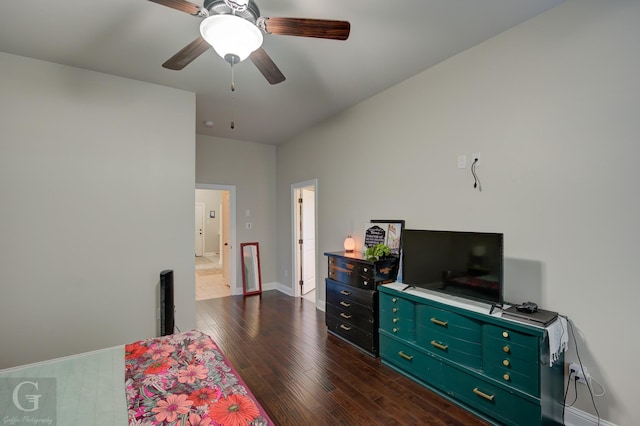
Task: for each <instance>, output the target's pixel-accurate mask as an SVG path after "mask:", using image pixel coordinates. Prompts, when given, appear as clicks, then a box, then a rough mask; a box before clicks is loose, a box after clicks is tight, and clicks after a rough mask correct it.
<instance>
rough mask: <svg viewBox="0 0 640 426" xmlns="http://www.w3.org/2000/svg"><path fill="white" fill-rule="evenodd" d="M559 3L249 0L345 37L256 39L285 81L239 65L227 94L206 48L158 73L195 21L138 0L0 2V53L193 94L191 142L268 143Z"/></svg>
mask: <svg viewBox="0 0 640 426" xmlns="http://www.w3.org/2000/svg"><path fill="white" fill-rule="evenodd" d="M562 1H563V0H390V1H382V0H342V1H340V0H322V1H320V0H257V4H258V7H259V8H260V12H261V15H262V16H267V17H269V16H272V17H296V18H317V19H337V20H346V21H349V22H350V23H351V35H350V37H349V39H348V40H347V41H335V40H324V39H314V38H302V37H290V36H280V35H268V34H267V35H265V38H264V44H263V47H264V49H265V50H266V51H267V53H268V54H269V55H270V56H271V58H272V59H273V61H274V62H275V63H276V65H277V66H278V67H279V68H280V70H281V71H282V73H283V74H284V75H285V77H286V78H287V79H286V80H285V81H284V82H283V83H280V84H277V85H270V84H269V83H268V82H267V81H266V80H265V79H264V77H263V76H262V75H261V74H260V72H259V71H258V70H257V69H256V67H255V66H254V65H253V63H251V61H248V60H247V61H244V62H242V63H240V64H238V65H236V67H235V85H236V91H235V92H231V90H230V86H231V71H230V67H229V65H228V64H227V63H226V62H224V60H222V59H221V58H220V57H218V56H217V54H216V53H215V52H214V51H213V49H210V50H209V51H207V52H205V53H204V54H203V55H201V56H200V57H199V58H197V59H196V60H195V61H193V62H192V63H191V64H190V65H188V66H187V67H186V68H184V69H183V70H182V71H171V70H167V69H164V68H162V67H161V64H162V63H163V62H164V61H166V60H167V59H169V58H170V57H171V56H172V55H173V54H175V53H176V52H177V51H178V50H180V49H181V48H182V47H184V46H185V45H187V44H188V43H190V42H191V41H193V40H194V39H195V38H197V37H198V36H199V25H200V18H196V17H193V16H190V15H188V14H186V13H183V12H180V11H178V10H175V9H171V8H169V7H166V6H161V5H158V4H156V3H152V2H150V1H146V0H58V1H46V2H45V1H42V0H40V1H38V0H21V1H8V0H6V1H0V51H2V52H7V53H12V54H16V55H21V56H27V57H31V58H36V59H42V60H46V61H50V62H56V63H60V64H66V65H71V66H75V67H80V68H85V69H89V70H94V71H100V72H104V73H108V74H113V75H117V76H122V77H127V78H131V79H136V80H142V81H147V82H151V83H157V84H161V85H164V86H170V87H175V88H179V89H184V90H188V91H191V92H195V93H196V99H197V104H196V123H194V124H195V126H196V132H197V133H201V134H207V135H211V136H219V137H224V138H231V139H239V140H247V141H253V142H261V143H269V144H277V143H279V142H282V141H285V140H287V139H289V138H291V137H292V136H294V135H295V134H297V133H299V132H300V131H302V130H304V129H306V128H308V127H309V126H312V125H314V124H316V123H319V122H321V121H323V120H325V119H326V118H328V117H330V116H332V115H335V114H337V113H338V112H340V111H342V110H344V109H346V108H348V107H350V106H352V105H354V104H357V103H359V102H361V101H363V100H365V99H367V98H368V97H370V96H372V95H375V94H376V93H379V92H381V91H383V90H385V89H387V88H389V87H391V86H393V85H395V84H397V83H399V82H401V81H403V80H405V79H407V78H408V77H411V76H413V75H416V74H418V73H420V72H421V71H423V70H425V69H427V68H429V67H431V66H433V65H435V64H437V63H439V62H441V61H443V60H445V59H447V58H449V57H451V56H453V55H455V54H457V53H459V52H461V51H463V50H466V49H468V48H470V47H472V46H474V45H476V44H478V43H480V42H482V41H484V40H486V39H488V38H490V37H492V36H494V35H496V34H498V33H500V32H502V31H504V30H506V29H508V28H510V27H512V26H514V25H517V24H519V23H521V22H523V21H525V20H527V19H529V18H531V17H533V16H535V15H537V14H539V13H541V12H543V11H545V10H547V9H549V8H551V7H553V6H555V5H557V4H559V3H561V2H562ZM193 3H196V4H198V5H202V0H195V1H193ZM0 72H1V70H0ZM0 96H1V94H0ZM207 120H211V121H213V122H214V126H213V127H212V128H207V127H205V126H204V125H203V122H204V121H207ZM232 120H233V121H234V122H235V129H233V130H232V129H231V128H230V127H231V126H230V123H231V121H232ZM149 124H150V125H153V123H149Z"/></svg>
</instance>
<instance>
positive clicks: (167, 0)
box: [149, 0, 208, 16]
mask: <svg viewBox="0 0 640 426" xmlns="http://www.w3.org/2000/svg"><path fill="white" fill-rule="evenodd" d="M149 1H150V2H153V3H157V4H161V5H163V6H167V7H170V8H172V9H176V10H179V11H181V12H186V13H188V14H190V15H194V16H206V15H208V14H205V15H203V13H204V12H203V8H202V7H200V6H198V5H197V4H193V3H191V2H189V1H187V0H149Z"/></svg>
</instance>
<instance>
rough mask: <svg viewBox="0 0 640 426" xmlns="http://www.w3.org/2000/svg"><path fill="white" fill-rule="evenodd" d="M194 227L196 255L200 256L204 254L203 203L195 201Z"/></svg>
mask: <svg viewBox="0 0 640 426" xmlns="http://www.w3.org/2000/svg"><path fill="white" fill-rule="evenodd" d="M195 219H196V222H195V223H196V227H195V237H196V246H195V251H196V257H201V256H203V255H204V204H202V203H196V217H195Z"/></svg>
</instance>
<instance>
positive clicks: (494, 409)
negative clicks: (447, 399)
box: [443, 365, 542, 426]
mask: <svg viewBox="0 0 640 426" xmlns="http://www.w3.org/2000/svg"><path fill="white" fill-rule="evenodd" d="M443 371H444V375H445V377H446V380H445V381H444V382H443V388H444V389H445V390H446V392H447V393H448V394H449V395H452V396H454V397H456V398H458V399H459V400H460V401H462V402H464V403H466V404H469V405H470V406H471V407H472V408H475V409H477V410H480V411H482V412H485V413H488V414H490V415H491V416H492V417H494V418H495V419H497V420H499V421H500V422H502V423H504V424H507V425H518V426H528V425H532V426H533V425H537V426H539V425H540V418H541V414H542V413H541V408H540V405H539V402H538V400H535V399H527V398H524V397H520V396H518V395H517V394H515V393H511V392H508V391H506V390H505V389H503V388H501V387H499V386H496V385H494V384H491V383H490V382H488V381H485V380H483V379H481V378H480V377H478V376H474V375H472V374H469V373H467V372H465V371H464V370H458V369H455V368H453V367H450V366H448V365H443Z"/></svg>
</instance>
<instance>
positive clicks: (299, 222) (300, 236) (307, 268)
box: [291, 179, 318, 304]
mask: <svg viewBox="0 0 640 426" xmlns="http://www.w3.org/2000/svg"><path fill="white" fill-rule="evenodd" d="M317 186H318V181H317V179H314V180H310V181H306V182H301V183H297V184H293V185H291V201H292V203H291V207H292V210H293V217H294V221H293V227H294V229H293V232H292V235H293V245H292V253H293V262H292V265H293V273H292V274H291V275H292V277H293V280H294V282H293V285H294V294H295V296H296V297H303V298H305V299H307V300H310V301H312V302H314V303H316V304H317V295H316V282H317V273H316V271H317V265H316V253H317V248H316V246H317V223H316V212H317V192H318V191H317Z"/></svg>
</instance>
